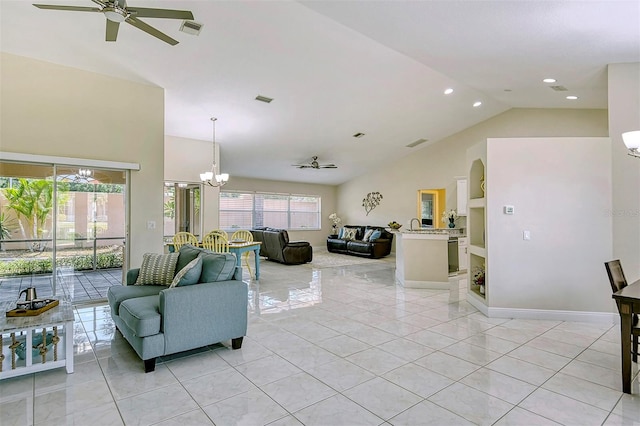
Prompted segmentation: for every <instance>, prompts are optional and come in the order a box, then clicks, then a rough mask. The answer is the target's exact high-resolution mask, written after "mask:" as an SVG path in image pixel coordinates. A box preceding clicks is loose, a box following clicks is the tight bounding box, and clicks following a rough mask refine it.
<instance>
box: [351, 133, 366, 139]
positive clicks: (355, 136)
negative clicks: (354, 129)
mask: <svg viewBox="0 0 640 426" xmlns="http://www.w3.org/2000/svg"><path fill="white" fill-rule="evenodd" d="M363 136H364V133H362V132H358V133H356V134H354V135H353V137H354V138H361V137H363Z"/></svg>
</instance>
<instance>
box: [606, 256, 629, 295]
mask: <svg viewBox="0 0 640 426" xmlns="http://www.w3.org/2000/svg"><path fill="white" fill-rule="evenodd" d="M604 266H605V268H606V269H607V275H608V276H609V283H610V284H611V290H613V292H614V293H615V292H616V291H620V290H622V289H623V288H625V287H626V286H627V279H626V278H625V277H624V272H623V271H622V264H621V263H620V259H616V260H611V261H609V262H605V263H604Z"/></svg>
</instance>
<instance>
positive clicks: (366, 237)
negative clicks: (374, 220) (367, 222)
mask: <svg viewBox="0 0 640 426" xmlns="http://www.w3.org/2000/svg"><path fill="white" fill-rule="evenodd" d="M374 231H375V230H374V229H367V230H366V231H365V232H364V237H362V241H364V242H366V243H368V242H369V240H370V239H371V235H372V234H373V232H374Z"/></svg>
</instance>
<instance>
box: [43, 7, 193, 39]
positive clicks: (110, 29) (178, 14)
mask: <svg viewBox="0 0 640 426" xmlns="http://www.w3.org/2000/svg"><path fill="white" fill-rule="evenodd" d="M91 1H92V2H94V3H95V4H97V5H98V6H99V7H83V6H60V5H50V4H34V6H35V7H37V8H39V9H52V10H67V11H73V12H100V13H104V16H105V18H107V32H106V41H116V38H117V37H118V29H119V28H120V23H121V22H126V23H127V24H131V25H133V26H134V27H136V28H138V29H139V30H142V31H144V32H146V33H147V34H151V35H152V36H154V37H156V38H159V39H160V40H162V41H164V42H166V43H169V44H170V45H172V46H175V45H176V44H178V41H177V40H174V39H172V38H171V37H169V36H168V35H166V34H165V33H163V32H161V31H159V30H157V29H156V28H154V27H152V26H151V25H149V24H147V23H145V22H143V21H141V20H140V19H138V18H167V19H193V13H191V12H190V11H188V10H173V9H152V8H147V7H127V3H126V1H125V0H91Z"/></svg>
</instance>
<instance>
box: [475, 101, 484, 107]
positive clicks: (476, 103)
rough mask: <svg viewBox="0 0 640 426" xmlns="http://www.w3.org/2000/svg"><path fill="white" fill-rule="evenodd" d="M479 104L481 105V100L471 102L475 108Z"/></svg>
mask: <svg viewBox="0 0 640 426" xmlns="http://www.w3.org/2000/svg"><path fill="white" fill-rule="evenodd" d="M480 105H482V102H480V101H476V102H474V103H473V107H474V108H477V107H479V106H480Z"/></svg>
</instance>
